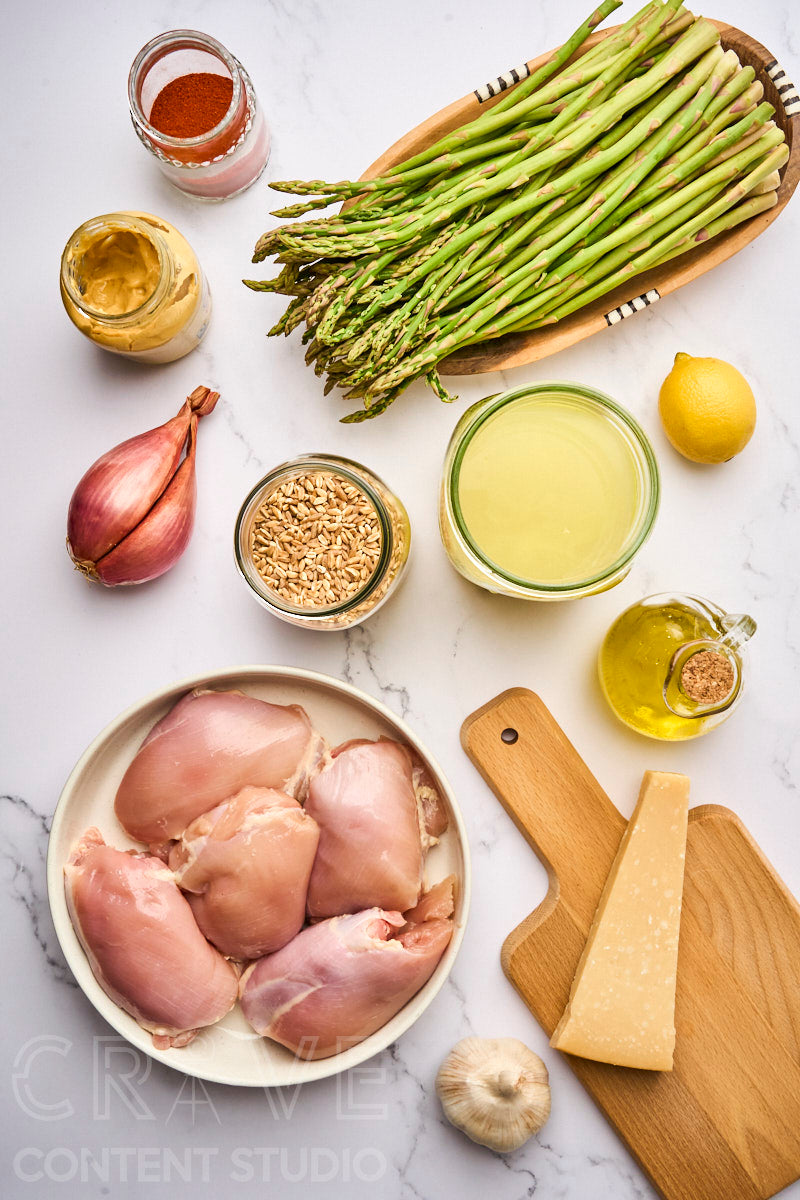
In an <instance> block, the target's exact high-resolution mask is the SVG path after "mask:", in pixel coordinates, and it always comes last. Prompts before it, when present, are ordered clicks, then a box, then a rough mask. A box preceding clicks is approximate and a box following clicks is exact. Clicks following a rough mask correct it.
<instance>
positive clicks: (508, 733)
mask: <svg viewBox="0 0 800 1200" xmlns="http://www.w3.org/2000/svg"><path fill="white" fill-rule="evenodd" d="M518 738H519V734H518V733H517V731H516V729H510V728H509V729H504V730H503V732H502V733H501V734H500V740H501V741H502V742H505V744H506V745H507V746H513V745H514V742H516V741H517V739H518Z"/></svg>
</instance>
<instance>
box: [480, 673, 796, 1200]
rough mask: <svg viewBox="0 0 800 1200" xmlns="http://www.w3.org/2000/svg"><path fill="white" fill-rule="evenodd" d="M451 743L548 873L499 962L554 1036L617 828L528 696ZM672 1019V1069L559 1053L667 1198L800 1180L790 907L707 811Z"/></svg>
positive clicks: (495, 709) (731, 825)
mask: <svg viewBox="0 0 800 1200" xmlns="http://www.w3.org/2000/svg"><path fill="white" fill-rule="evenodd" d="M514 735H516V737H515V736H514ZM461 740H462V744H463V746H464V749H465V750H466V752H467V754H468V755H469V757H470V758H471V759H472V761H473V763H474V764H475V766H476V767H477V768H478V770H479V771H480V773H481V774H482V775H483V777H484V779H485V780H486V782H487V783H488V784H489V786H490V787H491V788H492V790H493V791H494V792H495V794H496V795H497V797H498V799H499V800H500V802H501V804H502V805H503V807H504V808H505V809H506V811H507V812H508V813H509V815H510V816H511V817H512V818H513V820H514V822H515V824H516V825H517V827H518V828H519V830H520V831H521V832H522V833H523V834H524V836H525V837H526V838H527V840H528V841H529V842H530V844H531V846H532V847H533V849H534V850H535V851H536V853H537V855H538V856H539V858H540V859H541V860H542V862H543V863H544V865H545V867H546V868H547V872H548V876H549V881H550V886H549V889H548V892H547V896H546V897H545V900H544V902H543V903H542V904H541V905H540V906H539V908H537V909H536V911H535V912H533V913H531V915H530V916H529V917H528V918H527V919H526V920H525V921H523V922H522V924H521V925H520V926H518V928H517V929H515V930H514V932H513V933H512V934H511V935H510V936H509V937H508V938H507V939H506V941H505V944H504V945H503V951H502V963H503V969H504V971H505V973H506V975H507V976H508V978H509V979H510V980H511V982H512V983H513V984H514V986H515V987H516V988H517V990H518V991H519V993H520V994H521V996H522V997H523V999H524V1000H525V1003H526V1004H527V1005H528V1007H529V1008H530V1010H531V1011H532V1012H533V1014H534V1016H535V1017H536V1018H537V1020H538V1021H539V1023H540V1025H541V1026H542V1027H543V1029H544V1030H545V1032H546V1033H547V1034H548V1036H549V1035H550V1034H551V1033H552V1032H553V1029H554V1028H555V1026H556V1024H557V1022H558V1020H559V1018H560V1016H561V1013H562V1012H563V1009H564V1006H565V1004H566V1002H567V998H568V996H569V990H570V984H571V983H572V977H573V974H574V971H575V967H576V965H577V962H578V958H579V957H580V953H581V951H582V949H583V945H584V941H585V939H586V935H587V934H588V932H589V927H590V925H591V923H592V918H593V916H594V911H595V908H596V906H597V902H598V900H599V898H600V892H601V890H602V888H603V884H604V883H605V879H606V876H607V874H608V871H609V869H610V867H611V864H612V862H613V859H614V855H615V853H616V850H617V847H618V845H619V841H620V838H621V837H622V832H623V830H624V828H625V824H626V822H625V819H624V818H623V817H622V816H621V815H620V813H619V812H618V811H617V809H616V808H615V807H614V805H613V804H612V803H611V801H610V800H609V798H608V796H606V794H605V792H604V791H603V790H602V788H601V787H600V785H599V784H598V782H597V780H596V779H595V778H594V777H593V776H592V774H591V772H590V771H589V769H588V767H587V766H586V764H585V763H584V762H583V760H582V759H581V757H580V756H579V754H578V753H577V751H576V750H575V748H574V747H573V746H572V744H571V743H570V742H569V740H568V739H567V737H566V736H565V734H564V733H563V731H562V730H561V728H560V727H559V725H558V724H557V723H556V721H555V720H554V719H553V717H552V716H551V715H550V713H549V712H548V710H547V708H546V707H545V705H544V704H543V703H542V701H541V700H540V699H539V697H538V696H536V695H534V693H533V692H530V691H527V690H526V689H524V688H513V689H512V690H511V691H508V692H504V693H503V694H502V695H501V696H498V697H497V698H496V699H495V700H492V701H490V703H489V704H487V705H485V706H484V707H483V708H481V709H479V710H478V711H477V712H476V713H473V715H472V716H471V717H468V718H467V720H466V721H465V722H464V725H463V727H462V731H461ZM655 765H657V764H655ZM633 799H634V797H631V800H633ZM675 1023H676V1029H677V1046H676V1050H675V1067H674V1070H673V1071H672V1072H655V1071H638V1070H633V1069H631V1068H626V1067H612V1066H608V1065H606V1064H603V1063H595V1062H589V1061H588V1060H586V1059H581V1058H575V1057H573V1056H572V1055H565V1056H564V1057H565V1058H566V1059H567V1061H568V1063H569V1065H570V1067H571V1068H572V1070H573V1071H574V1072H575V1074H576V1075H577V1076H578V1078H579V1079H580V1081H581V1083H582V1084H583V1085H584V1087H585V1088H586V1090H587V1091H588V1092H589V1094H590V1095H591V1096H592V1098H593V1099H594V1100H595V1102H596V1103H597V1104H598V1105H599V1106H600V1108H601V1109H602V1110H603V1112H604V1113H605V1115H606V1116H607V1117H608V1119H609V1121H610V1122H611V1124H612V1125H613V1126H614V1128H615V1129H616V1130H617V1132H618V1133H619V1134H620V1136H621V1137H622V1139H623V1140H624V1141H625V1143H626V1144H627V1146H628V1148H629V1149H630V1151H631V1153H632V1154H633V1155H634V1157H635V1158H636V1159H637V1161H638V1162H639V1164H640V1165H641V1167H642V1168H643V1170H644V1171H645V1172H646V1173H647V1175H648V1176H649V1178H650V1180H651V1181H652V1183H653V1185H654V1186H655V1188H656V1189H657V1191H658V1192H659V1193H660V1194H661V1195H662V1196H664V1197H665V1198H666V1200H766V1198H767V1197H769V1196H773V1195H774V1194H775V1192H777V1191H779V1190H780V1189H781V1188H784V1187H786V1186H787V1185H788V1184H790V1183H792V1182H793V1181H794V1180H795V1179H797V1178H798V1177H800V906H798V904H797V901H796V900H795V899H794V897H793V896H792V895H791V893H790V892H789V891H788V890H787V888H786V886H785V885H784V884H783V882H782V881H781V880H780V879H779V877H778V876H777V875H776V874H775V871H774V870H773V868H772V867H771V865H770V864H769V862H767V860H766V859H765V858H764V855H763V854H762V853H761V851H760V850H759V848H758V846H757V845H756V844H755V842H754V841H753V839H752V838H751V837H750V834H749V833H748V832H747V830H746V829H745V827H744V826H743V825H742V823H741V821H740V820H739V819H738V817H737V816H736V815H735V814H734V813H732V812H731V811H730V810H729V809H727V808H721V807H719V806H717V805H713V804H706V805H702V806H701V807H699V808H694V809H692V810H691V812H690V814H689V834H688V842H687V850H686V881H685V886H684V896H683V915H682V920H681V937H680V950H679V958H678V990H677V998H676V1014H675ZM553 1053H554V1054H555V1053H557V1051H553Z"/></svg>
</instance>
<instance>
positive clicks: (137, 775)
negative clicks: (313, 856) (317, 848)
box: [114, 690, 324, 844]
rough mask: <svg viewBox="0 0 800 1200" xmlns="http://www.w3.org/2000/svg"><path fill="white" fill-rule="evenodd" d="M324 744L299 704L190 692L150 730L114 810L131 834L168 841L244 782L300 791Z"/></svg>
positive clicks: (237, 694)
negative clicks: (269, 702) (271, 702)
mask: <svg viewBox="0 0 800 1200" xmlns="http://www.w3.org/2000/svg"><path fill="white" fill-rule="evenodd" d="M323 746H324V743H323V741H322V738H321V737H320V735H319V734H318V733H317V732H316V731H315V730H314V729H313V728H312V726H311V722H310V721H309V719H308V717H307V716H306V713H305V712H304V710H303V709H302V708H300V706H299V705H297V704H290V705H287V706H284V705H280V704H268V703H267V702H266V701H264V700H257V699H256V698H255V697H253V696H245V695H243V694H242V693H241V692H213V691H203V690H200V691H194V692H190V693H189V694H188V695H186V696H184V697H183V698H182V699H181V700H179V701H178V703H177V704H176V705H175V707H174V708H173V709H172V710H171V711H170V712H169V713H167V715H166V716H165V717H163V718H162V719H161V720H160V721H159V722H158V723H157V724H156V725H154V726H153V728H152V729H151V730H150V733H149V734H148V735H147V737H146V738H145V740H144V742H143V743H142V745H141V747H140V749H139V751H138V753H137V755H136V757H135V758H134V760H133V762H132V763H131V764H130V766H129V767H128V769H127V771H126V772H125V775H124V776H123V779H122V782H121V783H120V785H119V789H118V790H117V796H116V800H115V802H114V811H115V812H116V814H117V817H118V819H119V821H120V823H121V825H122V827H123V828H124V829H125V830H126V832H127V833H129V834H130V836H131V837H132V838H135V839H136V840H137V841H140V842H147V843H148V844H150V843H160V842H164V841H167V840H169V839H170V838H176V837H178V836H179V834H181V833H183V831H184V829H186V827H187V826H188V825H189V824H191V822H192V821H193V820H194V819H195V818H196V817H199V816H200V815H201V814H202V813H204V812H208V810H209V809H211V808H214V807H215V806H216V805H217V804H221V803H222V801H223V800H227V799H229V798H230V797H231V796H233V795H235V794H236V792H239V791H241V789H242V788H243V787H247V786H253V787H266V788H279V789H280V790H281V791H284V792H287V793H288V794H289V795H291V796H299V797H302V796H303V794H304V791H305V787H306V783H307V778H308V775H309V773H310V772H311V771H312V770H313V769H314V767H315V766H316V764H317V761H318V759H319V757H320V755H321V753H322V749H323Z"/></svg>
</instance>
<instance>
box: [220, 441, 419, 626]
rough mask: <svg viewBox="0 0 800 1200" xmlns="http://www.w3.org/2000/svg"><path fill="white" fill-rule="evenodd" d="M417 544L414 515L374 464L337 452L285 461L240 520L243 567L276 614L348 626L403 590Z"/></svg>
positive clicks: (238, 550) (238, 547)
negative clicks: (410, 515)
mask: <svg viewBox="0 0 800 1200" xmlns="http://www.w3.org/2000/svg"><path fill="white" fill-rule="evenodd" d="M410 544H411V526H410V524H409V520H408V513H407V512H406V510H405V508H404V506H403V504H402V503H401V501H400V500H399V499H398V498H397V496H396V495H395V494H394V492H392V491H391V490H390V488H388V487H387V485H386V484H385V483H384V482H383V480H382V479H379V477H378V476H377V475H375V474H374V473H373V472H372V471H370V470H369V469H368V468H367V467H364V466H362V465H361V464H360V463H357V462H353V461H351V460H350V459H347V458H339V457H337V456H336V455H333V454H308V455H303V456H301V457H300V458H295V459H293V460H292V461H290V462H285V463H281V465H280V466H278V467H275V469H274V470H272V471H270V472H269V474H268V475H265V476H264V478H263V479H261V480H259V482H258V483H257V484H256V485H255V487H254V488H253V489H252V491H251V492H250V494H249V495H248V496H247V498H246V499H245V501H244V503H243V505H242V507H241V509H240V511H239V515H238V517H237V520H236V528H235V533H234V552H235V556H236V566H237V567H238V569H239V572H240V574H241V575H242V577H243V579H244V580H245V582H246V583H247V584H248V586H249V587H250V590H251V591H252V593H253V595H254V596H255V597H256V599H257V600H258V601H259V602H260V603H261V604H262V605H263V606H264V607H265V608H266V609H268V610H269V611H270V612H271V613H273V614H274V615H275V616H276V617H280V618H281V619H282V620H284V621H288V622H289V623H290V624H292V625H300V626H303V627H304V628H306V629H318V630H340V629H349V628H350V627H351V626H353V625H358V624H359V623H360V622H361V621H364V620H366V618H367V617H370V616H372V614H373V613H374V612H376V611H377V610H378V609H379V608H380V607H381V605H382V604H384V603H385V602H386V601H387V600H388V599H389V596H391V595H392V594H393V593H394V592H395V591H396V589H397V587H398V585H399V584H400V581H401V579H402V577H403V575H404V573H405V570H406V565H407V562H408V553H409V547H410Z"/></svg>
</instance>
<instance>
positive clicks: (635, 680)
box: [598, 592, 756, 741]
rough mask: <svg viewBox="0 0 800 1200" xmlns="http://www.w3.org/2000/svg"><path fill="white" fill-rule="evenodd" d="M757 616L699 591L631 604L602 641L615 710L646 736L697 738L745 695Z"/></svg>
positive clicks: (603, 682) (604, 674) (605, 680)
mask: <svg viewBox="0 0 800 1200" xmlns="http://www.w3.org/2000/svg"><path fill="white" fill-rule="evenodd" d="M755 631H756V623H755V621H754V620H753V618H752V617H748V616H741V615H738V616H731V615H729V614H728V613H725V612H723V610H722V609H721V608H718V607H717V605H716V604H711V603H710V602H709V601H708V600H702V599H700V598H699V597H698V596H687V595H683V594H680V593H677V592H676V593H663V594H661V595H658V596H648V597H647V598H646V599H645V600H641V601H640V602H639V603H638V604H634V605H632V606H631V607H630V608H627V609H626V610H625V612H623V613H622V614H621V615H620V616H619V617H617V619H616V621H615V622H614V624H613V625H612V626H611V628H610V629H609V631H608V633H607V634H606V636H605V639H604V641H603V644H602V646H601V648H600V655H599V659H598V669H599V674H600V686H601V687H602V689H603V693H604V695H605V698H606V700H607V701H608V703H609V705H610V706H611V708H612V710H613V711H614V713H615V714H616V715H617V716H618V717H619V719H620V720H621V721H623V722H624V723H625V724H626V725H629V726H630V727H631V729H635V730H636V731H637V733H643V734H645V735H646V736H647V737H652V738H659V739H665V740H668V741H679V740H681V739H686V738H693V737H698V736H699V735H700V734H703V733H708V732H709V730H711V729H714V728H716V726H717V725H719V724H721V723H722V721H724V720H726V719H727V717H728V716H729V715H730V713H731V712H732V711H733V709H734V707H735V706H736V704H737V702H738V701H739V699H740V697H741V695H742V687H743V683H744V680H743V671H744V659H743V655H742V648H743V646H744V644H745V642H747V641H748V640H749V639H750V638H751V637H752V636H753V634H754V633H755Z"/></svg>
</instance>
